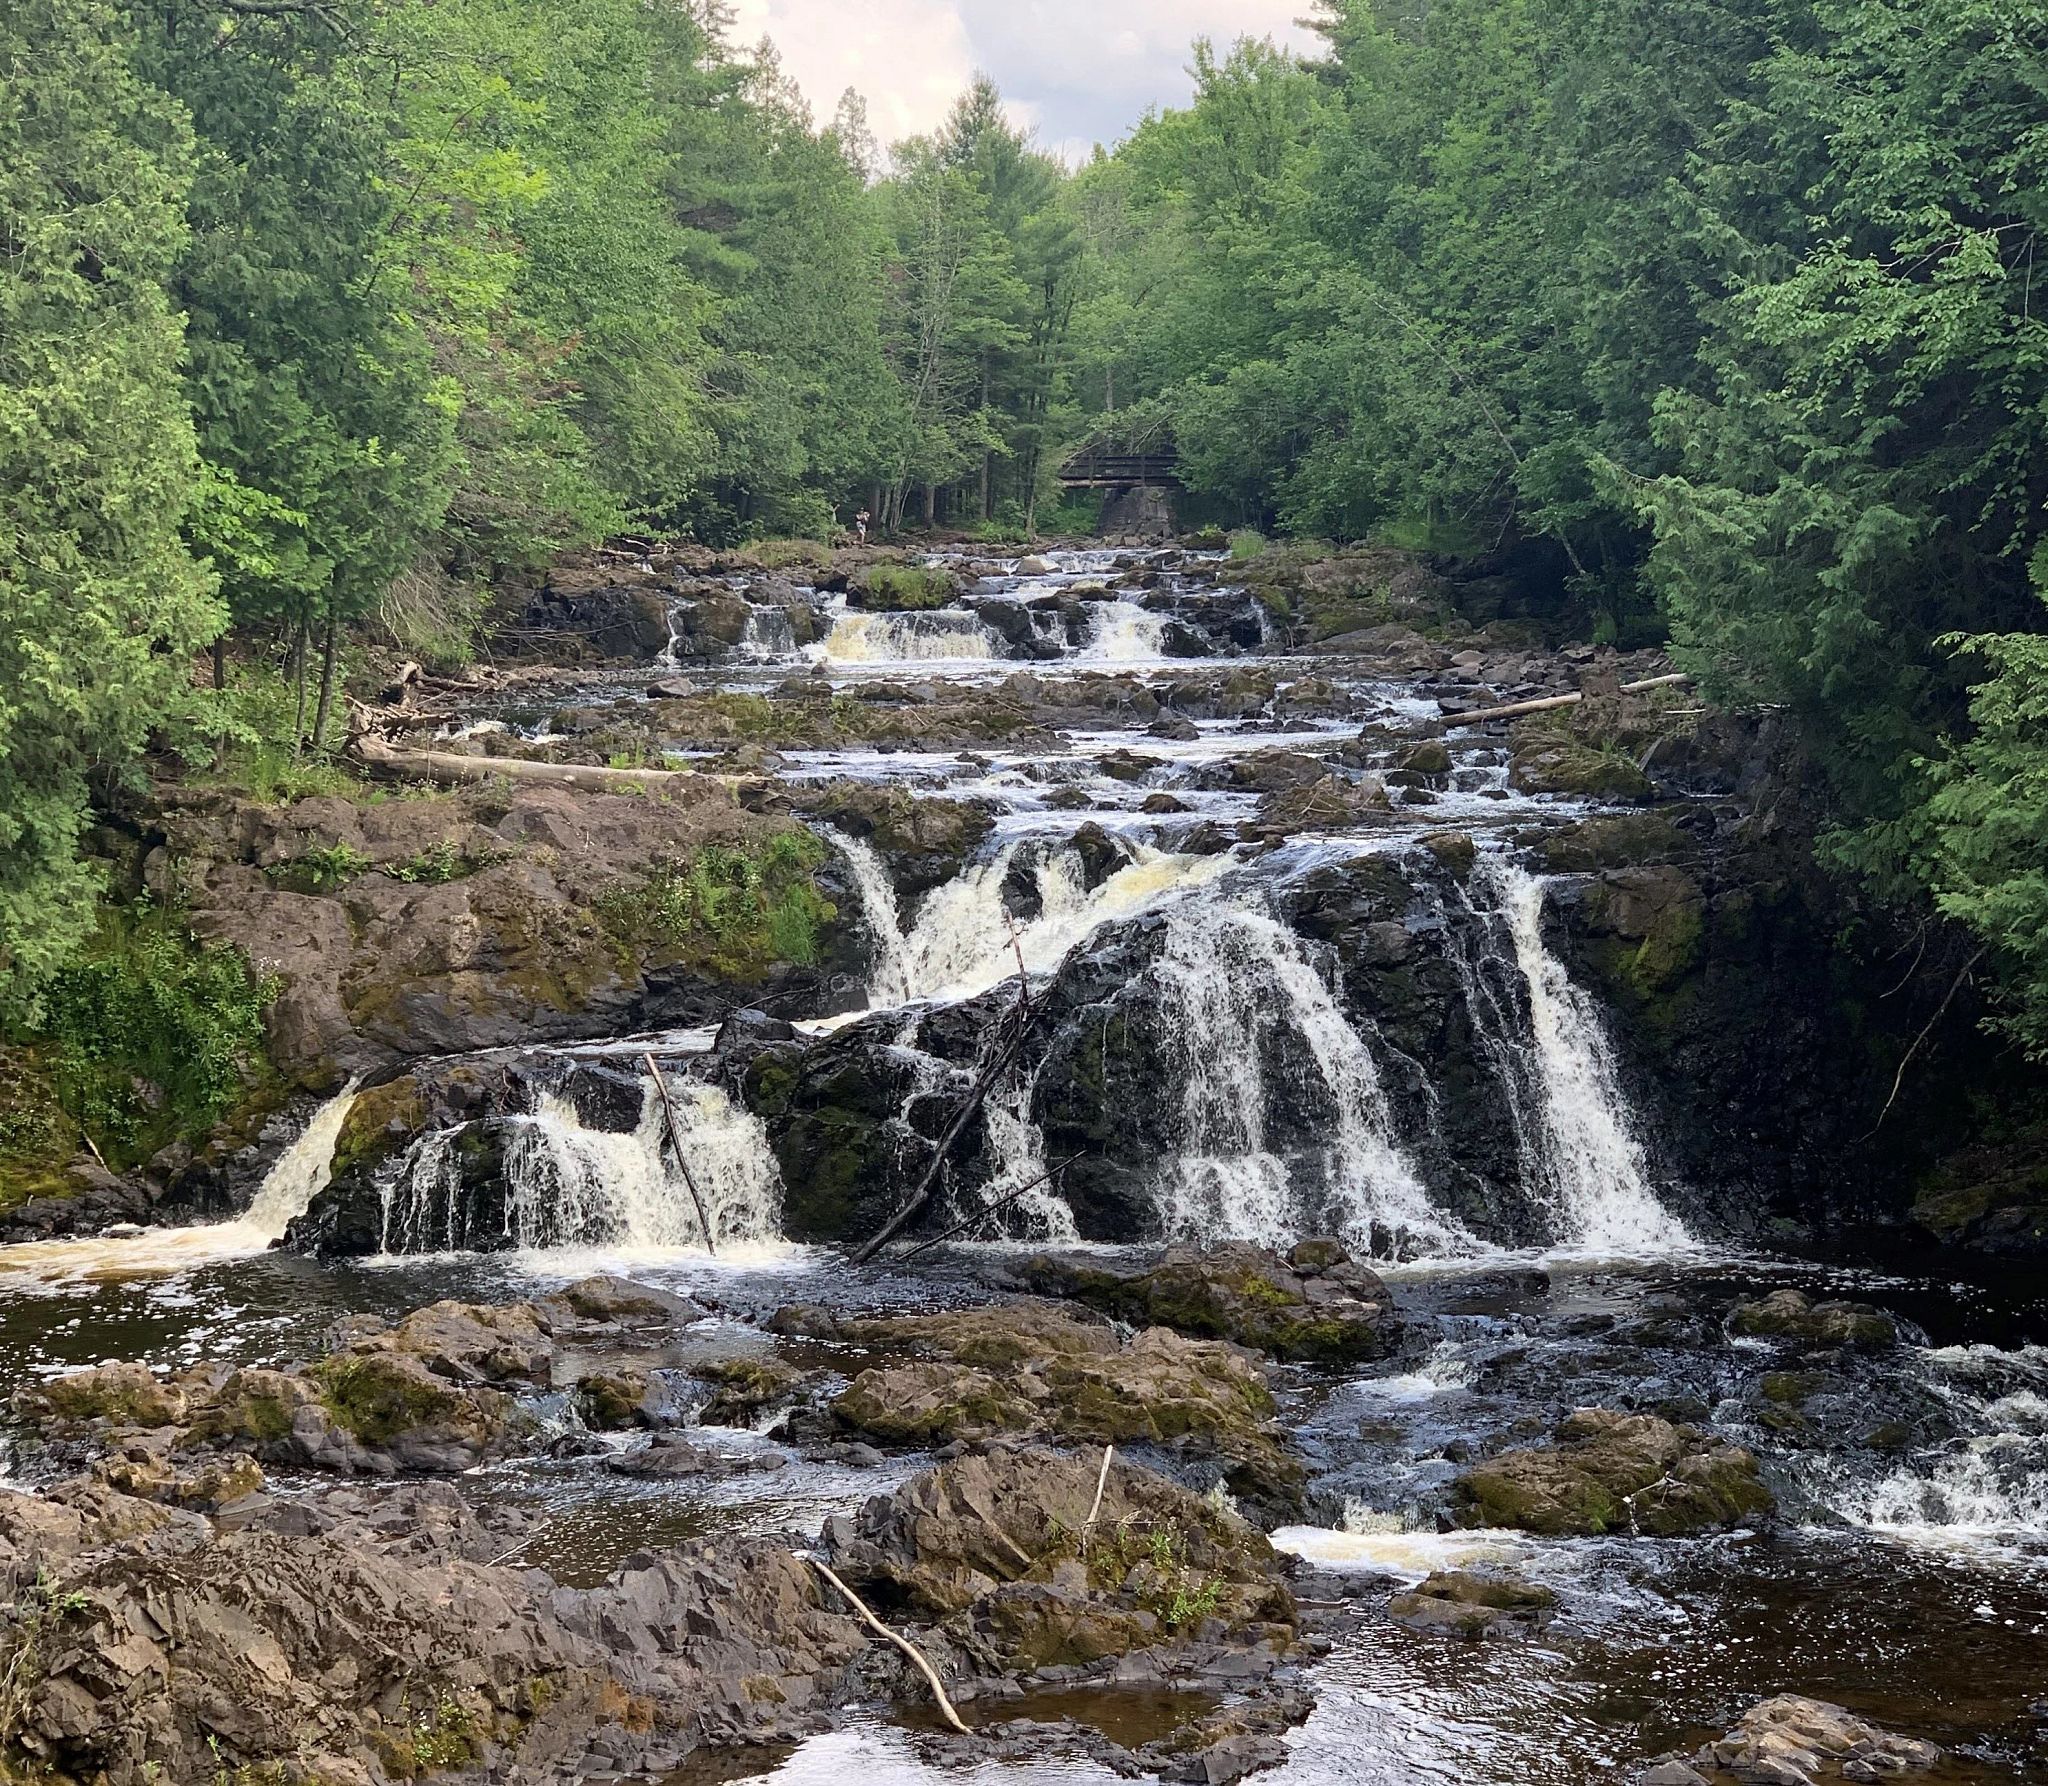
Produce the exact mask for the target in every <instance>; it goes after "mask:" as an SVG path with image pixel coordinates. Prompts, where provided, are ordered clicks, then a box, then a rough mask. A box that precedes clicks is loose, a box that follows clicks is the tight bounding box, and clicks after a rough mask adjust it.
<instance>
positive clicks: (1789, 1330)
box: [1728, 1290, 1899, 1352]
mask: <svg viewBox="0 0 2048 1786" xmlns="http://www.w3.org/2000/svg"><path fill="white" fill-rule="evenodd" d="M1728 1331H1729V1332H1730V1333H1732V1334H1734V1335H1735V1336H1736V1337H1738V1338H1740V1339H1768V1340H1778V1341H1781V1342H1783V1343H1784V1344H1786V1345H1788V1346H1793V1347H1797V1348H1799V1349H1800V1350H1802V1351H1807V1350H1811V1351H1847V1352H1883V1351H1889V1350H1890V1349H1891V1348H1892V1347H1893V1346H1895V1345H1897V1344H1898V1343H1899V1326H1898V1323H1897V1322H1896V1321H1894V1320H1893V1319H1892V1317H1891V1316H1890V1315H1888V1314H1886V1313H1885V1312H1884V1310H1882V1309H1880V1308H1873V1307H1872V1306H1871V1305H1870V1304H1869V1303H1867V1302H1816V1301H1814V1300H1813V1299H1812V1298H1811V1297H1810V1296H1808V1295H1807V1294H1806V1293H1805V1292H1804V1291H1802V1290H1773V1291H1772V1292H1771V1294H1770V1295H1768V1296H1764V1297H1760V1298H1758V1299H1757V1300H1756V1301H1754V1302H1739V1303H1737V1304H1736V1305H1735V1307H1734V1308H1732V1309H1731V1310H1729V1312H1728Z"/></svg>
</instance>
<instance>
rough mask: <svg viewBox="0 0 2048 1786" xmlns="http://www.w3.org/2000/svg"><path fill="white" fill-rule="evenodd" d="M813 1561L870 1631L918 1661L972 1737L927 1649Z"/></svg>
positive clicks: (948, 1713)
mask: <svg viewBox="0 0 2048 1786" xmlns="http://www.w3.org/2000/svg"><path fill="white" fill-rule="evenodd" d="M810 1563H811V1567H812V1568H814V1569H816V1570H817V1572H818V1573H819V1574H820V1575H822V1576H823V1577H824V1578H825V1579H826V1580H827V1581H829V1582H830V1583H831V1584H832V1585H833V1586H834V1587H835V1588H837V1589H838V1590H839V1591H840V1593H842V1594H844V1595H845V1596H846V1598H847V1601H848V1602H849V1603H850V1604H851V1605H852V1607H853V1610H854V1611H855V1612H857V1613H859V1614H860V1616H861V1618H862V1620H863V1621H864V1622H865V1623H866V1625H867V1627H868V1629H869V1630H871V1631H874V1632H876V1633H878V1634H879V1635H880V1636H883V1637H886V1638H887V1639H888V1640H889V1641H890V1642H891V1643H893V1644H894V1645H895V1646H896V1647H897V1648H898V1649H899V1650H901V1651H902V1652H903V1653H904V1654H905V1655H906V1656H908V1657H909V1658H910V1659H911V1661H913V1662H915V1663H916V1664H917V1666H918V1668H919V1670H920V1671H921V1672H922V1673H923V1675H924V1678H925V1679H926V1680H928V1681H929V1682H931V1687H932V1697H933V1698H934V1699H936V1700H937V1701H938V1702H939V1710H940V1711H941V1712H942V1713H944V1714H945V1719H946V1722H947V1723H948V1724H950V1725H952V1726H953V1728H954V1729H955V1730H957V1731H959V1733H960V1734H961V1735H962V1736H972V1735H973V1734H974V1732H973V1731H971V1730H969V1729H968V1728H967V1726H966V1725H965V1724H963V1723H961V1722H960V1714H959V1713H958V1712H956V1711H955V1710H954V1709H953V1702H952V1700H950V1699H948V1698H947V1697H946V1688H945V1685H944V1683H943V1682H942V1681H940V1679H939V1671H938V1670H937V1669H936V1668H934V1667H933V1666H932V1665H931V1664H930V1663H929V1662H927V1661H926V1660H925V1656H924V1651H923V1650H921V1649H919V1648H918V1647H917V1645H916V1644H914V1643H912V1642H911V1641H910V1639H909V1638H907V1637H901V1636H898V1635H897V1634H896V1633H895V1632H894V1631H892V1630H890V1629H889V1627H888V1626H887V1625H885V1624H883V1623H882V1621H881V1620H880V1619H878V1618H876V1617H875V1615H874V1614H873V1613H872V1612H870V1611H869V1610H868V1604H867V1602H866V1601H865V1600H863V1599H862V1598H861V1597H860V1596H859V1595H858V1594H856V1593H855V1592H854V1591H853V1589H851V1588H850V1587H848V1586H847V1585H846V1583H845V1582H843V1581H841V1580H840V1579H839V1577H838V1576H836V1575H834V1574H833V1573H832V1570H831V1568H830V1566H829V1565H827V1564H825V1563H823V1562H820V1561H819V1560H818V1558H816V1557H812V1558H811V1559H810Z"/></svg>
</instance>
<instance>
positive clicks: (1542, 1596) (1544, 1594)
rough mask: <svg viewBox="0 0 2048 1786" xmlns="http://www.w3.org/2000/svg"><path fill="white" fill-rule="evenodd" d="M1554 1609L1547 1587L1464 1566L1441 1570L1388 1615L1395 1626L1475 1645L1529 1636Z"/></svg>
mask: <svg viewBox="0 0 2048 1786" xmlns="http://www.w3.org/2000/svg"><path fill="white" fill-rule="evenodd" d="M1556 1609H1557V1596H1556V1595H1555V1594H1553V1593H1552V1592H1551V1591H1550V1590H1549V1589H1548V1588H1545V1587H1538V1586H1536V1585H1535V1584H1534V1583H1532V1582H1526V1581H1513V1580H1509V1579H1507V1578H1506V1577H1503V1576H1498V1575H1475V1574H1473V1573H1471V1572H1470V1571H1468V1570H1464V1569H1440V1570H1438V1571H1437V1572H1436V1573H1435V1574H1434V1575H1431V1576H1429V1577H1427V1578H1426V1579H1425V1580H1423V1581H1422V1582H1420V1583H1418V1584H1417V1585H1416V1586H1415V1587H1414V1588H1412V1589H1410V1590H1409V1591H1408V1592H1407V1593H1405V1594H1396V1595H1395V1596H1394V1597H1393V1599H1392V1600H1390V1601H1389V1602H1388V1603H1387V1613H1388V1616H1389V1617H1391V1618H1392V1619H1393V1621H1394V1622H1395V1623H1396V1624H1397V1625H1405V1626H1407V1627H1408V1629H1409V1630H1411V1631H1424V1632H1428V1633H1430V1634H1431V1635H1433V1636H1443V1637H1462V1638H1465V1639H1466V1640H1468V1641H1469V1642H1473V1643H1478V1642H1480V1641H1482V1640H1484V1639H1488V1638H1501V1637H1533V1636H1535V1635H1536V1634H1537V1633H1538V1632H1539V1631H1541V1630H1542V1629H1543V1627H1544V1626H1545V1625H1547V1624H1549V1622H1550V1620H1551V1616H1552V1614H1553V1613H1554V1612H1555V1611H1556Z"/></svg>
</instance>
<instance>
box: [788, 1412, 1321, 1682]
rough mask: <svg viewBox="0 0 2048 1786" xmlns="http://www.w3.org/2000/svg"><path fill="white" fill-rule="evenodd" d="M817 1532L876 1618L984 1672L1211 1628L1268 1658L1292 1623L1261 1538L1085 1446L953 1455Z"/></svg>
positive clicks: (1202, 1635)
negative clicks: (969, 1658) (963, 1653)
mask: <svg viewBox="0 0 2048 1786" xmlns="http://www.w3.org/2000/svg"><path fill="white" fill-rule="evenodd" d="M1098 1484H1099V1486H1100V1494H1101V1499H1100V1504H1099V1505H1098V1504H1097V1490H1098ZM1091 1513H1092V1515H1093V1517H1092V1518H1091ZM828 1536H829V1537H830V1538H831V1540H832V1547H833V1564H834V1567H835V1568H836V1569H837V1570H838V1571H839V1572H840V1573H841V1574H842V1575H844V1576H845V1577H846V1578H847V1580H848V1581H849V1582H850V1583H851V1584H852V1585H853V1586H854V1588H855V1589H856V1590H857V1591H859V1592H860V1593H862V1595H863V1596H864V1597H866V1598H869V1599H870V1602H871V1604H873V1605H875V1607H876V1608H877V1610H878V1611H880V1612H882V1614H883V1616H884V1617H885V1618H886V1617H888V1616H889V1615H890V1614H892V1613H893V1614H895V1615H897V1616H899V1617H903V1618H908V1619H910V1620H913V1621H915V1622H917V1623H921V1624H924V1623H929V1624H937V1625H940V1626H942V1627H943V1629H944V1630H945V1631H946V1632H947V1633H948V1635H950V1636H952V1637H954V1638H955V1639H956V1640H957V1641H960V1642H962V1643H963V1644H964V1645H965V1647H967V1649H968V1650H969V1653H970V1654H972V1655H974V1656H976V1657H977V1659H979V1660H981V1661H982V1662H983V1663H984V1665H985V1666H986V1667H988V1668H989V1669H990V1671H991V1672H995V1671H1003V1672H1008V1671H1012V1670H1020V1669H1021V1670H1025V1671H1027V1672H1036V1671H1038V1670H1042V1669H1048V1668H1060V1667H1076V1666H1078V1667H1083V1668H1086V1667H1088V1666H1090V1665H1093V1664H1096V1663H1100V1662H1102V1661H1103V1660H1105V1659H1106V1658H1110V1657H1115V1656H1119V1655H1123V1654H1125V1653H1126V1652H1129V1651H1132V1650H1138V1649H1149V1648H1154V1647H1158V1646H1172V1645H1176V1644H1186V1643H1189V1642H1191V1641H1194V1640H1196V1639H1205V1640H1213V1639H1214V1638H1216V1637H1218V1636H1227V1637H1229V1638H1231V1639H1233V1640H1235V1641H1236V1642H1237V1643H1239V1644H1253V1645H1263V1646H1265V1647H1266V1649H1267V1652H1268V1654H1269V1656H1271V1657H1273V1658H1275V1659H1277V1654H1278V1652H1279V1651H1280V1650H1282V1649H1284V1648H1285V1647H1286V1646H1287V1644H1288V1643H1289V1642H1290V1641H1291V1640H1292V1638H1293V1635H1294V1628H1295V1621H1296V1613H1295V1608H1294V1601H1293V1597H1292V1596H1291V1595H1290V1594H1289V1593H1288V1591H1287V1588H1286V1586H1285V1584H1284V1582H1283V1581H1282V1579H1281V1575H1280V1569H1279V1564H1278V1561H1277V1559H1276V1557H1275V1555H1274V1553H1273V1549H1272V1547H1271V1545H1269V1544H1268V1543H1267V1541H1266V1539H1265V1538H1264V1537H1263V1536H1262V1535H1261V1534H1260V1533H1259V1532H1257V1531H1256V1530H1254V1529H1253V1528H1252V1527H1251V1526H1249V1525H1247V1524H1245V1522H1244V1521H1243V1520H1241V1519H1239V1518H1237V1517H1236V1516H1235V1515H1233V1514H1230V1513H1226V1512H1224V1511H1222V1510H1221V1509H1219V1508H1218V1507H1216V1506H1215V1505H1214V1504H1213V1503H1211V1502H1209V1501H1206V1500H1204V1499H1202V1498H1201V1497H1199V1496H1196V1495H1193V1494H1190V1493H1189V1492H1188V1491H1187V1490H1186V1489H1184V1488H1181V1487H1179V1486H1178V1485H1176V1484H1174V1483H1172V1482H1169V1481H1167V1480H1166V1479H1165V1478H1164V1477H1162V1476H1159V1475H1156V1474H1154V1473H1153V1472H1152V1471H1150V1470H1145V1469H1140V1468H1138V1467H1136V1466H1134V1465H1132V1464H1129V1463H1126V1462H1124V1461H1122V1460H1121V1459H1118V1460H1116V1461H1114V1462H1112V1463H1111V1465H1110V1467H1109V1470H1108V1473H1107V1475H1106V1476H1105V1475H1104V1474H1103V1473H1102V1466H1101V1460H1100V1458H1099V1456H1092V1455H1087V1454H1083V1455H1079V1456H1069V1455H1067V1454H1065V1453H1060V1452H1049V1451H1042V1450H1009V1449H998V1450H993V1451H989V1452H986V1453H982V1454H978V1455H974V1456H968V1457H961V1458H955V1459H953V1460H952V1461H951V1462H948V1463H945V1464H941V1465H940V1466H939V1467H938V1468H937V1469H935V1470H932V1471H930V1472H929V1473H927V1474H925V1475H923V1476H920V1477H918V1478H916V1479H915V1480H914V1481H912V1482H911V1483H909V1484H908V1485H907V1486H906V1487H904V1488H903V1489H901V1490H899V1491H898V1492H897V1493H896V1494H894V1495H890V1496H887V1497H877V1498H876V1499H874V1500H871V1501H870V1502H869V1503H868V1504H867V1506H866V1507H865V1508H863V1509H862V1511H861V1513H860V1515H859V1516H858V1518H857V1519H854V1520H850V1521H834V1522H833V1523H832V1525H831V1526H829V1527H828Z"/></svg>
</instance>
